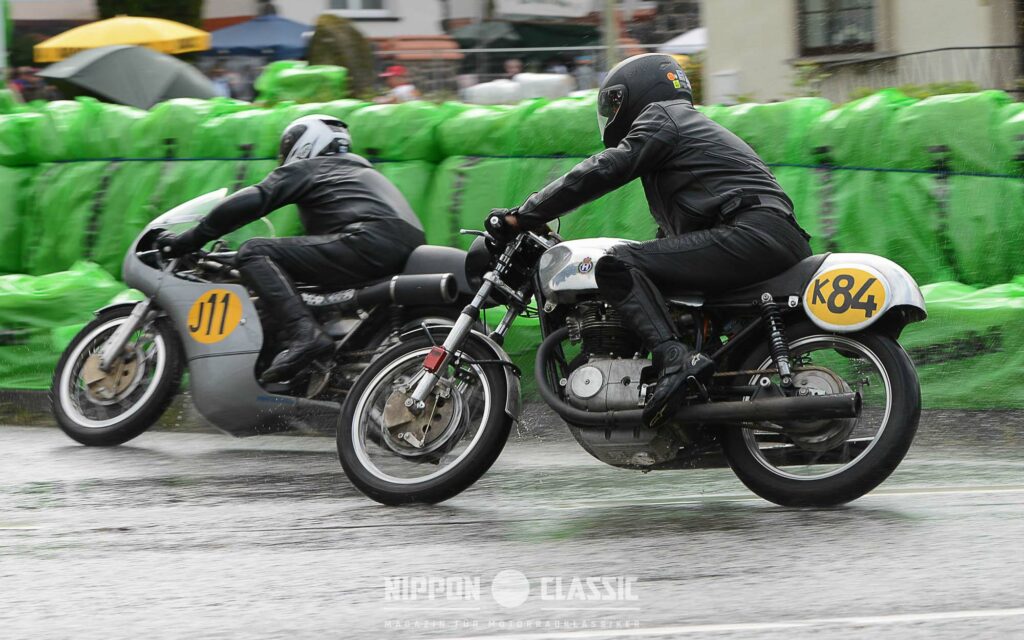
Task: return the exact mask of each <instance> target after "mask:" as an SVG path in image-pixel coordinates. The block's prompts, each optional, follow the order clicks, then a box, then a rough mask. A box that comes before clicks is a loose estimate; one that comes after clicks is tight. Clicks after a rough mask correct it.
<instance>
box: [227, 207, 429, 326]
mask: <svg viewBox="0 0 1024 640" xmlns="http://www.w3.org/2000/svg"><path fill="white" fill-rule="evenodd" d="M421 244H423V233H422V232H419V231H416V230H415V229H413V228H412V227H410V226H409V225H407V224H405V223H403V222H401V221H398V220H395V221H381V222H372V223H358V224H357V225H352V226H351V227H349V228H348V229H346V230H345V232H344V233H336V234H332V235H326V236H300V237H295V238H253V239H252V240H249V241H248V242H246V243H244V244H243V245H242V246H241V247H240V248H239V250H238V257H237V259H236V264H237V267H238V272H239V274H241V276H242V280H243V281H244V282H245V284H246V285H248V286H249V288H251V289H253V290H254V291H255V292H256V293H257V295H259V297H260V299H261V300H262V301H263V303H264V304H263V306H264V308H265V309H267V310H269V311H270V312H271V313H272V314H274V315H275V316H277V317H278V318H279V319H280V320H283V321H284V322H285V323H286V324H287V323H290V322H293V321H295V320H299V319H304V318H311V317H312V316H311V314H310V313H309V311H308V309H306V307H305V305H304V304H303V303H302V299H301V298H300V297H299V295H298V293H297V292H296V290H295V286H294V284H293V281H298V282H301V283H303V284H313V285H319V286H323V287H336V288H338V289H344V288H347V287H352V286H355V285H359V284H362V283H364V282H369V281H372V280H378V279H381V278H386V277H388V276H392V275H395V274H396V273H400V272H401V271H402V269H403V268H404V267H405V263H406V261H407V260H408V259H409V255H410V254H411V253H412V251H413V249H415V248H416V247H418V246H419V245H421Z"/></svg>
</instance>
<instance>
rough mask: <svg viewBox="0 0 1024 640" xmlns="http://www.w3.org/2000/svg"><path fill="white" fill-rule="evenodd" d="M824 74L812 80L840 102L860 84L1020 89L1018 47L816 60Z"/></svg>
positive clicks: (1022, 62) (1022, 67) (1021, 52)
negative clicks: (957, 85)
mask: <svg viewBox="0 0 1024 640" xmlns="http://www.w3.org/2000/svg"><path fill="white" fill-rule="evenodd" d="M819 66H820V69H821V71H822V72H823V75H827V77H825V78H823V79H821V80H820V81H819V82H818V86H817V89H818V90H819V92H820V93H821V95H822V96H824V97H826V98H829V99H831V100H833V101H837V102H841V101H845V100H848V99H850V98H851V97H853V96H855V95H856V94H857V93H860V92H862V91H864V90H870V91H874V90H878V89H884V88H886V87H899V86H903V85H911V84H913V85H925V84H933V83H957V82H971V83H973V84H975V85H977V86H978V87H979V88H980V89H1003V90H1005V91H1010V92H1014V93H1017V94H1021V93H1024V92H1022V88H1021V86H1020V84H1019V79H1020V78H1021V77H1022V76H1024V47H1022V46H1015V45H1006V46H991V47H945V48H941V49H929V50H926V51H915V52H912V53H901V54H891V55H869V56H858V57H857V58H855V59H850V60H841V61H836V62H824V63H821V64H820V65H819Z"/></svg>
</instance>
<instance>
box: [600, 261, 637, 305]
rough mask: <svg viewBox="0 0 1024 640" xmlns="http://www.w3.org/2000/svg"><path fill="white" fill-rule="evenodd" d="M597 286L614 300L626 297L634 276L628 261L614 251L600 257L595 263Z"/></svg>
mask: <svg viewBox="0 0 1024 640" xmlns="http://www.w3.org/2000/svg"><path fill="white" fill-rule="evenodd" d="M594 279H595V280H597V288H598V289H599V290H601V291H602V292H603V293H604V294H605V296H607V297H608V298H610V299H612V300H617V299H619V298H622V297H624V296H625V295H626V294H627V293H628V292H629V290H630V289H631V288H632V286H633V276H632V274H631V273H630V267H629V264H628V263H627V262H625V261H624V260H622V259H621V258H620V257H619V256H617V255H615V254H614V253H608V254H605V255H603V256H601V257H600V258H598V260H597V263H596V264H595V265H594Z"/></svg>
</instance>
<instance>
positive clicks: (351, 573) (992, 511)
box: [0, 409, 1024, 640]
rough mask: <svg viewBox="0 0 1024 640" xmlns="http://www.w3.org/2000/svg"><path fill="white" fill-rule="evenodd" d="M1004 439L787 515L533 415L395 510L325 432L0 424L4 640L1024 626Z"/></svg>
mask: <svg viewBox="0 0 1024 640" xmlns="http://www.w3.org/2000/svg"><path fill="white" fill-rule="evenodd" d="M1022 433H1024V416H1022V415H1021V414H1017V413H1013V414H1010V413H985V414H981V413H958V414H952V413H942V414H934V413H933V414H927V415H926V417H925V419H924V421H923V423H922V427H921V432H920V436H919V439H918V442H917V443H916V444H915V446H914V448H913V449H912V451H911V454H910V457H909V458H908V459H907V461H905V462H904V464H903V466H902V467H901V468H900V469H899V470H898V471H897V472H896V474H895V475H894V476H893V477H892V478H891V479H890V480H889V481H888V482H887V483H885V484H884V485H883V486H882V487H881V488H880V489H879V490H877V491H876V492H874V493H873V494H871V495H869V496H867V497H865V498H863V499H861V500H860V501H858V502H856V503H854V504H852V505H850V506H848V507H846V508H843V509H834V510H798V509H784V508H779V507H775V506H772V505H770V504H768V503H766V502H764V501H761V500H759V499H757V498H754V497H753V496H752V495H751V494H749V493H748V492H747V491H746V489H745V488H744V487H743V486H742V485H740V483H739V482H738V481H737V480H736V479H735V478H734V477H733V476H732V474H731V472H730V471H728V470H727V469H721V470H718V469H716V470H702V471H675V472H658V473H652V474H648V475H641V474H639V473H635V472H628V471H622V470H616V469H612V468H610V467H605V466H603V465H602V464H601V463H599V462H597V461H595V460H592V459H591V458H589V456H587V454H586V453H584V452H583V451H582V450H580V449H579V448H578V447H577V446H576V445H575V444H574V443H573V442H571V440H570V439H569V438H568V436H567V435H563V434H562V432H561V430H560V429H559V428H558V427H557V426H555V419H554V418H553V417H552V416H550V415H549V414H545V413H543V412H539V411H538V410H536V409H534V410H533V412H532V414H531V416H530V419H529V420H527V421H526V424H525V425H524V427H522V429H521V430H520V433H519V434H518V435H517V437H516V438H515V439H514V440H513V441H512V442H510V444H509V446H508V447H507V448H506V450H505V452H504V453H503V454H502V457H501V458H500V459H499V461H498V463H497V465H496V466H495V468H494V469H493V470H492V471H491V472H490V473H489V474H488V475H487V476H485V478H484V479H483V481H481V482H480V483H479V484H478V485H477V486H476V487H474V488H473V489H471V490H470V491H468V492H466V493H465V494H463V495H462V496H460V497H458V498H456V499H455V500H452V501H450V502H448V503H445V504H443V505H439V506H434V507H412V508H402V509H394V508H386V507H381V506H378V505H376V504H375V503H372V502H369V501H368V500H366V499H364V498H363V497H361V496H360V495H359V494H357V492H356V491H355V490H354V489H352V488H351V487H350V486H349V485H348V484H347V482H346V480H345V478H344V476H343V475H342V473H341V469H340V467H339V465H338V463H337V460H336V454H335V450H334V444H333V441H332V440H331V439H328V438H298V437H283V436H274V437H263V438H256V439H251V440H234V439H231V438H229V437H227V436H222V435H216V434H212V433H169V432H153V433H147V434H144V435H143V436H141V437H140V438H138V439H137V440H135V441H133V442H132V443H130V444H129V445H126V446H122V447H119V448H116V449H106V450H104V449H89V448H86V447H82V446H78V445H76V444H74V443H72V442H71V441H70V440H68V439H66V438H65V437H64V436H63V434H61V433H60V431H58V430H56V429H51V428H40V427H32V428H26V427H2V428H0V451H2V452H3V462H2V468H3V473H2V474H0V589H2V598H3V600H2V602H0V637H2V638H19V639H20V638H76V639H88V638H102V639H104V640H113V639H117V638H140V637H145V638H184V637H187V638H193V639H200V638H221V637H230V638H416V637H442V636H443V637H473V636H489V637H499V636H502V637H515V638H534V637H537V638H541V637H560V638H616V637H678V636H684V637H713V638H748V637H757V638H794V637H810V636H817V637H828V638H861V637H867V636H870V637H899V638H962V637H973V638H987V637H990V638H1003V637H1024V509H1022V506H1024V447H1022V444H1024V438H1022V436H1021V434H1022ZM500 571H506V573H504V574H502V575H501V576H500V577H499V578H497V579H495V576H496V575H497V574H498V573H499V572H500ZM516 572H520V573H521V574H523V575H524V576H525V577H526V578H527V580H528V582H527V583H526V585H525V586H527V587H528V590H527V591H525V592H524V591H523V588H524V584H523V582H522V578H521V576H519V575H518V574H517V573H516ZM401 578H410V579H412V581H410V582H408V583H403V582H402V581H401ZM430 578H434V579H435V582H434V583H433V585H434V586H433V587H423V586H420V587H419V588H420V589H429V588H433V589H434V592H435V593H436V594H437V596H438V597H437V598H436V599H434V600H429V599H425V598H423V597H420V598H419V599H416V600H411V599H407V597H406V596H407V595H408V593H409V592H408V591H403V590H402V585H403V584H408V585H413V584H416V585H423V584H425V583H424V582H422V580H427V579H430ZM587 578H599V579H604V582H601V583H600V584H602V585H605V584H607V585H611V586H610V590H602V591H600V592H599V593H606V594H607V593H613V594H614V596H615V599H612V600H601V601H594V600H581V599H578V598H579V597H580V593H581V592H582V593H586V592H587V590H586V587H585V585H586V580H587ZM438 580H440V582H438ZM445 580H447V582H445ZM495 583H496V584H498V585H501V586H504V587H505V589H499V590H498V591H497V596H495V595H494V593H495V592H494V591H492V585H493V584H495ZM574 584H575V585H576V586H575V587H574ZM581 585H583V589H582V590H580V589H579V587H580V586H581ZM388 586H390V591H389V590H388ZM627 586H628V593H627V589H626V587H627ZM517 587H518V589H517ZM410 588H412V587H410ZM446 595H448V596H451V599H448V598H446V597H445V596H446ZM517 595H519V596H521V597H520V598H518V599H517V598H516V597H515V596H517ZM627 595H628V596H632V597H631V598H625V597H622V598H620V596H627ZM559 596H561V597H562V599H557V598H558V597H559ZM522 597H525V598H526V600H525V602H522V604H519V602H518V601H519V600H522ZM570 597H571V599H566V598H570ZM389 598H390V599H389ZM511 605H517V606H511Z"/></svg>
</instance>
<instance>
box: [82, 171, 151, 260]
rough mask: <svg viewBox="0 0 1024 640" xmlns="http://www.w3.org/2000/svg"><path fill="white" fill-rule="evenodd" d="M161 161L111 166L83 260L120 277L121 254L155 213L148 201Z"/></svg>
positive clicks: (149, 200)
mask: <svg viewBox="0 0 1024 640" xmlns="http://www.w3.org/2000/svg"><path fill="white" fill-rule="evenodd" d="M167 166H168V165H167V163H164V162H119V163H113V164H112V165H111V166H110V168H109V171H108V172H107V174H106V179H107V184H106V189H105V190H104V193H103V196H102V198H100V203H99V207H100V209H99V216H98V218H97V220H98V226H97V229H96V233H95V235H94V239H93V243H92V245H91V247H90V250H89V252H88V253H87V254H86V256H85V257H86V258H87V259H89V260H91V261H93V262H95V263H97V264H99V265H100V266H101V267H103V268H104V269H105V270H106V271H107V272H109V273H110V274H112V275H113V276H114V277H120V276H121V266H122V264H123V263H124V257H125V252H126V251H127V250H128V247H129V246H130V245H131V243H132V242H133V241H134V240H135V238H136V236H138V234H139V233H140V232H141V231H142V229H143V227H145V226H146V223H148V222H149V221H150V220H152V219H153V218H154V217H155V215H156V213H157V212H156V211H155V210H154V209H153V208H152V204H151V200H152V198H153V194H154V191H155V189H156V185H157V182H158V181H159V179H160V174H161V172H162V171H163V170H164V169H165V168H166V167H167Z"/></svg>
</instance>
